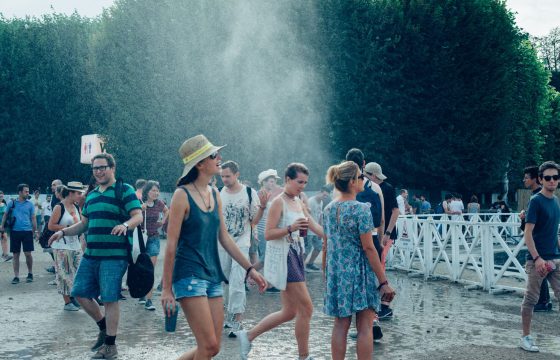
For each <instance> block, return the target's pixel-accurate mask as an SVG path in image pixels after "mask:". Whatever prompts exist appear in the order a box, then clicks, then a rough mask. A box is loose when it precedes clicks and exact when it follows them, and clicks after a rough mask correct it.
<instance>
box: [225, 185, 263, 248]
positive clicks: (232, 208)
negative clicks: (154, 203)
mask: <svg viewBox="0 0 560 360" xmlns="http://www.w3.org/2000/svg"><path fill="white" fill-rule="evenodd" d="M220 197H221V198H222V213H223V215H224V221H225V225H226V229H227V231H228V233H229V234H230V235H231V237H232V238H233V240H234V241H235V242H236V243H237V246H239V247H241V246H243V247H249V246H251V219H253V218H254V217H255V215H256V214H257V211H258V209H259V206H260V204H261V203H260V201H259V196H258V194H257V192H256V191H255V189H251V197H252V199H251V208H249V196H248V195H247V187H246V186H245V185H243V186H242V188H241V190H240V191H239V192H237V193H235V194H231V193H228V191H227V188H226V187H224V188H223V189H222V191H220Z"/></svg>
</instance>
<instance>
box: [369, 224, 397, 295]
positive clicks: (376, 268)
mask: <svg viewBox="0 0 560 360" xmlns="http://www.w3.org/2000/svg"><path fill="white" fill-rule="evenodd" d="M360 241H361V242H362V249H363V250H364V253H365V254H366V258H367V259H368V262H369V266H370V267H371V269H372V270H373V272H375V276H377V280H378V281H379V284H380V288H379V289H378V290H379V293H380V295H381V300H383V301H387V302H391V301H392V300H393V298H394V297H395V290H393V288H391V286H390V285H389V282H388V281H387V277H386V276H385V271H384V270H383V266H382V265H381V261H380V260H379V254H378V253H377V250H376V249H375V246H374V245H373V237H372V235H371V231H368V232H367V233H365V234H360Z"/></svg>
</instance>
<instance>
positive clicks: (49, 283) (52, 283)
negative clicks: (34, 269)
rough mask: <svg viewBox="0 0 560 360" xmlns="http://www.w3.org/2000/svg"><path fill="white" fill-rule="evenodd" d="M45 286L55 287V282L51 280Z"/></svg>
mask: <svg viewBox="0 0 560 360" xmlns="http://www.w3.org/2000/svg"><path fill="white" fill-rule="evenodd" d="M47 285H56V280H51V281H49V282H48V283H47Z"/></svg>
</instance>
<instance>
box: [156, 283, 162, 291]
mask: <svg viewBox="0 0 560 360" xmlns="http://www.w3.org/2000/svg"><path fill="white" fill-rule="evenodd" d="M156 290H157V291H159V292H161V290H162V289H161V283H159V285H158V286H157V288H156Z"/></svg>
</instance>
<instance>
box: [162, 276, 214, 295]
mask: <svg viewBox="0 0 560 360" xmlns="http://www.w3.org/2000/svg"><path fill="white" fill-rule="evenodd" d="M173 291H174V292H175V299H177V300H180V299H182V298H187V297H196V296H206V297H208V298H216V297H222V296H223V295H224V290H223V288H222V283H213V282H210V281H207V280H202V279H200V278H198V277H196V276H189V277H186V278H184V279H181V280H177V281H176V282H174V283H173Z"/></svg>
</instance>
